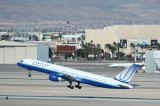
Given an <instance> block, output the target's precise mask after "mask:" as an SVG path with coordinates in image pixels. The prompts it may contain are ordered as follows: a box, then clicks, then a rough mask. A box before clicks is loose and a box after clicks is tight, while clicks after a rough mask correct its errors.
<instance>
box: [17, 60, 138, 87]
mask: <svg viewBox="0 0 160 106" xmlns="http://www.w3.org/2000/svg"><path fill="white" fill-rule="evenodd" d="M17 65H18V66H20V67H22V68H25V69H27V70H28V71H29V74H28V77H31V71H32V70H34V71H39V72H42V73H47V74H49V80H51V81H55V82H59V81H68V82H69V85H68V88H70V89H74V86H73V85H72V82H77V83H78V84H77V85H76V86H75V87H76V88H78V89H81V88H82V87H81V86H80V84H81V83H83V84H89V85H92V86H97V87H103V88H117V89H132V88H134V87H133V86H132V85H130V84H129V82H130V81H131V79H132V77H133V75H134V74H135V72H136V71H137V69H138V67H139V65H138V64H133V65H131V66H130V67H129V68H126V69H125V70H124V71H122V72H121V73H119V74H118V75H117V76H116V77H114V78H108V77H104V76H100V75H97V74H92V73H89V72H85V71H81V70H77V69H73V68H68V67H64V66H60V65H56V64H51V63H47V62H42V61H39V60H34V59H23V60H21V61H19V62H17Z"/></svg>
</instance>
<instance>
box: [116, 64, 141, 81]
mask: <svg viewBox="0 0 160 106" xmlns="http://www.w3.org/2000/svg"><path fill="white" fill-rule="evenodd" d="M138 67H139V65H138V64H133V65H131V66H130V67H128V68H126V69H125V70H124V71H122V72H121V73H119V74H118V75H117V76H116V77H115V78H114V79H115V80H118V81H121V82H124V83H129V82H130V81H131V79H132V77H133V75H134V74H135V72H136V71H137V69H138Z"/></svg>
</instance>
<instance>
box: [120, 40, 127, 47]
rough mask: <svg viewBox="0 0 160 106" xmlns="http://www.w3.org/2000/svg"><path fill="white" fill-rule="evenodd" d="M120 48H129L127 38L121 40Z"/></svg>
mask: <svg viewBox="0 0 160 106" xmlns="http://www.w3.org/2000/svg"><path fill="white" fill-rule="evenodd" d="M120 44H121V46H120V48H127V40H126V39H121V40H120Z"/></svg>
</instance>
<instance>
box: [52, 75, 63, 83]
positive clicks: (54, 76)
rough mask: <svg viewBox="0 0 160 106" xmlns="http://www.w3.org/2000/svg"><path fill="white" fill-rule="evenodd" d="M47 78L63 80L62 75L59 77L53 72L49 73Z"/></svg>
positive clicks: (57, 80) (56, 80)
mask: <svg viewBox="0 0 160 106" xmlns="http://www.w3.org/2000/svg"><path fill="white" fill-rule="evenodd" d="M49 80H51V81H55V82H59V81H64V79H63V78H62V77H59V76H57V75H55V74H50V75H49Z"/></svg>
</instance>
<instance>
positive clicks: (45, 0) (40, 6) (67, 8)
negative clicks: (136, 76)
mask: <svg viewBox="0 0 160 106" xmlns="http://www.w3.org/2000/svg"><path fill="white" fill-rule="evenodd" d="M159 10H160V1H159V0H0V24H10V23H23V22H25V21H27V22H33V23H34V22H35V23H36V22H37V21H38V20H39V21H40V22H41V23H44V24H65V22H66V21H71V22H73V23H75V24H106V25H107V24H160V20H159V19H160V13H159Z"/></svg>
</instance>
